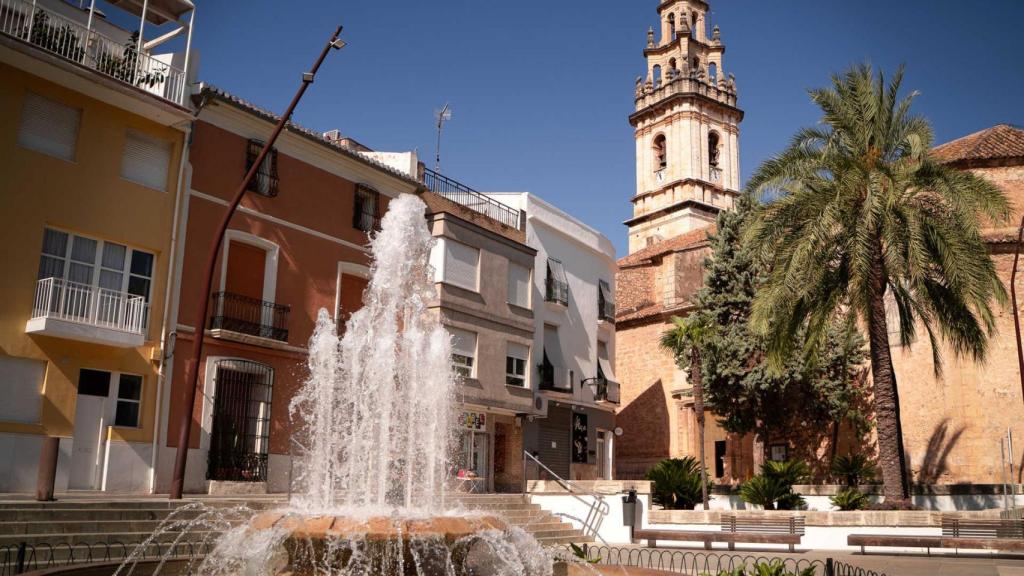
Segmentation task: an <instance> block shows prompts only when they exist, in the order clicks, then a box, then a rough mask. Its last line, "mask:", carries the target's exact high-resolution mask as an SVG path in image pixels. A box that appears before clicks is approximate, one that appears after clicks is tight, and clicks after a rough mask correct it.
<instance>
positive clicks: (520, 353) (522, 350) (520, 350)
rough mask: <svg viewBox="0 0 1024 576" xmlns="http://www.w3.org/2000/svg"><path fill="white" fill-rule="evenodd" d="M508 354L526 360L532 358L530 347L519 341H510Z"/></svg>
mask: <svg viewBox="0 0 1024 576" xmlns="http://www.w3.org/2000/svg"><path fill="white" fill-rule="evenodd" d="M508 355H509V356H511V357H512V358H518V359H520V360H523V361H526V360H529V359H530V347H529V346H524V345H522V344H519V343H517V342H509V343H508Z"/></svg>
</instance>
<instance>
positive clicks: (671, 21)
mask: <svg viewBox="0 0 1024 576" xmlns="http://www.w3.org/2000/svg"><path fill="white" fill-rule="evenodd" d="M668 34H669V38H670V39H672V40H675V39H676V15H675V14H669V15H668Z"/></svg>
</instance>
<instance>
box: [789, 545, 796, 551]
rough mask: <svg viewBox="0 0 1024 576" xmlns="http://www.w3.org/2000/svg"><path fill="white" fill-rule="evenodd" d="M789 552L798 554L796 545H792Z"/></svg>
mask: <svg viewBox="0 0 1024 576" xmlns="http://www.w3.org/2000/svg"><path fill="white" fill-rule="evenodd" d="M789 551H790V552H796V545H795V544H790V545H789Z"/></svg>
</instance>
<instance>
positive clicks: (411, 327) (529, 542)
mask: <svg viewBox="0 0 1024 576" xmlns="http://www.w3.org/2000/svg"><path fill="white" fill-rule="evenodd" d="M424 212H425V205H424V204H423V202H422V201H421V200H420V199H419V198H417V197H415V196H412V195H404V196H401V197H399V198H397V199H395V200H393V201H392V202H391V204H390V206H389V209H388V212H387V214H386V215H385V216H384V218H383V222H382V230H381V232H380V233H379V234H376V235H375V236H374V237H373V238H372V241H371V250H372V253H373V262H374V263H373V266H372V268H371V279H370V282H369V285H368V287H367V289H366V292H365V294H364V306H363V308H362V309H361V310H359V311H358V312H356V313H355V314H353V315H352V317H351V319H350V320H349V321H348V323H347V325H346V327H345V330H344V336H343V337H341V338H339V337H338V335H337V334H336V330H335V324H334V322H333V321H332V320H331V318H330V316H329V314H328V313H327V311H326V310H321V311H320V313H319V317H318V319H317V323H316V329H315V331H314V334H313V337H312V338H311V340H310V346H309V377H308V380H307V381H306V383H305V385H304V386H303V388H302V389H301V390H300V391H299V393H298V394H297V395H296V396H295V397H294V399H293V401H292V404H291V406H290V411H291V416H292V420H293V423H294V424H295V426H296V431H297V432H296V441H295V445H296V450H295V451H294V452H295V453H296V454H297V455H298V458H297V460H296V462H295V466H294V477H293V481H294V497H293V498H292V500H291V502H290V503H289V505H288V506H287V507H285V508H282V509H279V510H274V511H270V512H263V513H260V514H257V515H255V516H252V517H251V519H249V521H248V522H245V523H242V524H241V525H239V526H236V527H234V528H231V529H229V530H227V531H226V532H225V534H224V535H223V536H222V537H221V538H220V540H219V541H218V542H217V545H216V547H215V548H214V550H213V551H212V552H211V553H210V554H209V555H207V557H206V558H205V559H204V560H203V561H202V562H201V564H200V565H199V566H197V567H194V566H191V565H189V566H187V567H185V568H184V570H185V571H188V572H194V573H197V574H200V575H202V576H238V575H245V576H277V575H285V574H287V575H295V576H305V575H313V574H330V575H339V576H340V575H346V576H348V575H351V576H362V575H366V576H369V575H416V576H433V575H438V576H469V575H483V574H486V575H499V576H504V575H508V576H512V575H515V576H549V575H552V574H555V573H556V572H557V573H558V574H567V573H577V572H579V571H581V570H582V571H586V572H588V573H599V572H600V573H612V572H617V573H621V572H622V570H623V569H622V568H621V567H611V569H610V570H609V567H605V568H595V567H592V566H590V565H588V564H585V563H578V564H565V563H564V562H555V560H556V559H555V557H554V554H552V553H551V552H549V551H546V550H544V549H542V548H541V546H540V544H539V543H538V542H537V541H536V540H535V539H534V538H533V537H531V536H529V535H528V534H527V533H526V532H524V531H522V530H521V529H519V528H515V527H509V526H508V525H507V524H506V523H505V522H504V521H503V520H502V519H501V518H497V517H493V516H486V515H481V514H478V513H472V512H460V511H457V510H454V509H452V506H450V505H448V504H447V503H446V501H445V482H446V480H448V479H449V477H450V472H451V469H452V467H451V465H450V464H451V457H450V455H451V450H452V447H453V446H454V442H453V439H454V436H453V432H454V428H455V427H454V424H455V422H454V418H453V416H454V414H453V410H454V406H455V382H456V375H455V373H454V372H453V370H452V367H451V360H450V359H451V343H450V340H449V337H448V335H447V333H446V332H445V330H444V329H443V328H442V327H441V325H440V323H439V321H438V318H437V317H436V316H435V315H433V314H432V313H431V311H430V310H428V304H429V302H430V301H431V300H432V299H433V298H435V297H436V296H435V294H436V293H435V287H434V280H433V272H432V270H431V269H430V267H429V265H428V262H429V253H430V249H431V247H432V245H433V242H434V241H433V239H432V237H431V236H430V232H429V230H428V229H427V225H426V220H425V218H424ZM136 564H137V562H133V561H132V560H131V559H129V561H128V562H126V563H125V564H124V565H122V567H121V568H120V569H119V570H118V573H124V574H127V575H128V576H131V574H132V572H133V571H135V569H136ZM179 564H180V563H179ZM163 566H164V563H163V562H161V563H160V565H159V566H157V569H156V570H155V571H154V572H156V573H159V572H160V571H161V568H163ZM556 569H557V570H556ZM178 570H179V571H181V567H180V566H179V568H178ZM142 572H143V570H139V571H138V572H137V573H136V576H138V574H140V573H142Z"/></svg>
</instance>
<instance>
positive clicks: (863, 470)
mask: <svg viewBox="0 0 1024 576" xmlns="http://www.w3.org/2000/svg"><path fill="white" fill-rule="evenodd" d="M877 471H878V469H877V468H876V467H875V463H874V462H872V461H871V460H870V459H869V458H868V457H867V456H865V455H863V454H849V455H845V456H836V457H835V459H834V460H832V475H833V476H834V477H835V478H836V479H837V480H839V481H840V482H846V485H847V486H849V487H850V488H853V487H856V486H859V485H861V484H870V483H871V482H873V481H874V479H875V474H876V473H877Z"/></svg>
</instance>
